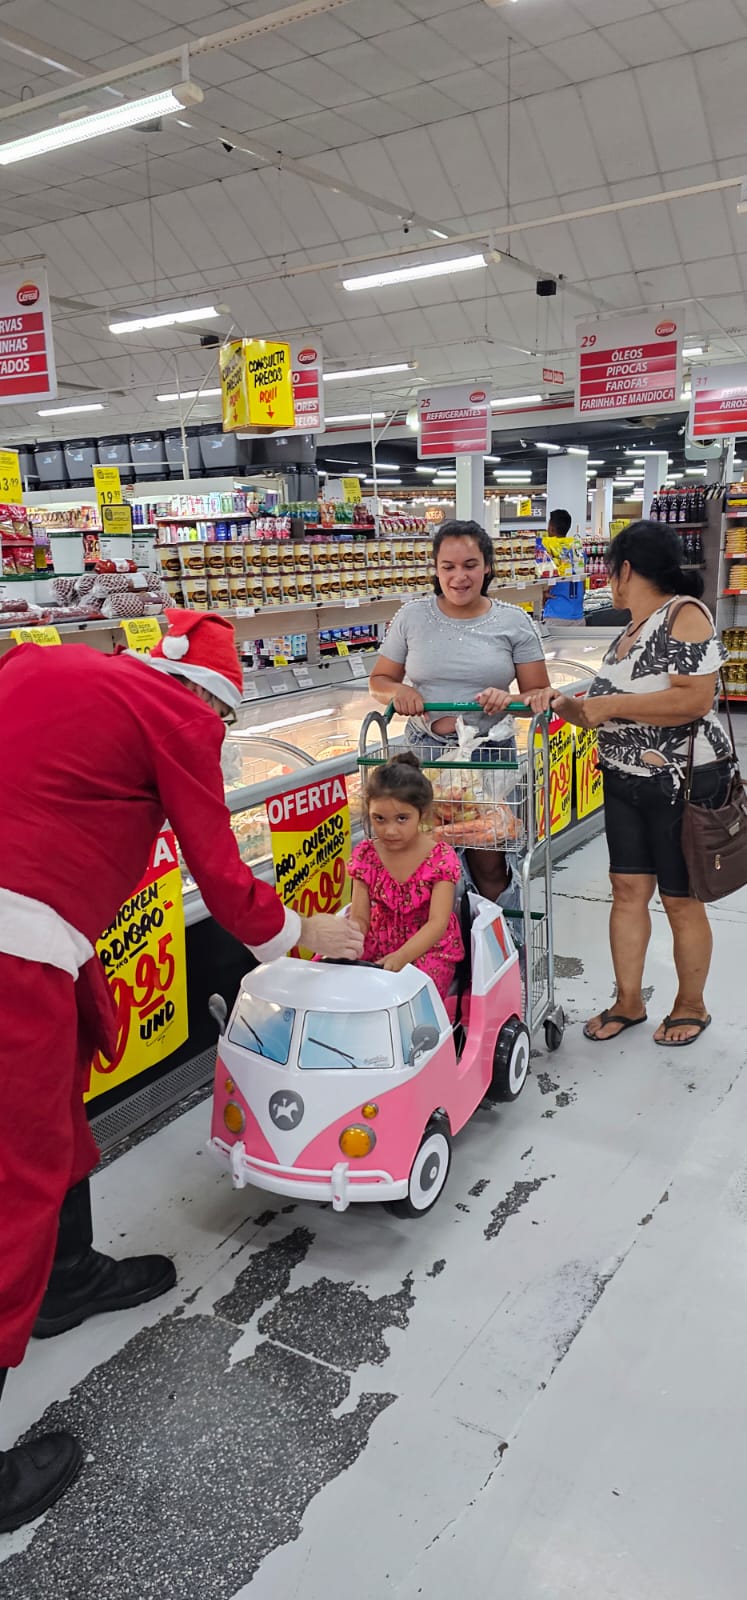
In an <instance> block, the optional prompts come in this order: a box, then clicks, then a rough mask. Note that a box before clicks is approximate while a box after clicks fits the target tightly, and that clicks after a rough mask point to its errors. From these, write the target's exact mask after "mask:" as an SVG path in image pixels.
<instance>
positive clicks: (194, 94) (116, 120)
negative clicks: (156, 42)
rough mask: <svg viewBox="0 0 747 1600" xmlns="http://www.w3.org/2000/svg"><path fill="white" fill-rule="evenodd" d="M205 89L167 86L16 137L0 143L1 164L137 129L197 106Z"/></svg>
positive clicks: (9, 163) (182, 85) (9, 164)
mask: <svg viewBox="0 0 747 1600" xmlns="http://www.w3.org/2000/svg"><path fill="white" fill-rule="evenodd" d="M202 97H203V96H202V90H201V89H198V88H197V87H196V85H195V84H190V83H183V84H180V85H179V86H178V87H177V88H176V89H164V90H163V91H162V92H161V93H160V94H149V95H145V96H144V97H143V98H142V99H141V100H125V101H124V103H123V104H122V105H118V106H107V108H106V110H105V111H95V112H93V114H92V115H91V116H90V117H78V118H76V119H75V121H74V122H60V123H57V124H55V126H54V127H52V128H41V129H39V131H38V132H37V133H28V134H26V135H25V137H24V138H22V139H12V140H11V141H10V143H8V144H3V145H0V167H8V166H12V165H13V163H14V162H16V161H28V160H29V159H30V157H32V156H41V155H49V154H50V153H51V152H52V151H55V150H64V149H67V147H68V146H69V145H76V144H82V143H83V142H84V141H85V140H86V139H97V138H100V137H101V136H102V135H103V134H106V133H119V132H121V130H122V129H123V128H134V127H137V125H138V124H139V123H143V122H152V121H153V120H154V118H157V117H163V116H167V115H168V114H169V113H170V112H173V111H182V110H183V109H184V107H185V106H191V105H197V104H198V103H199V101H200V100H202Z"/></svg>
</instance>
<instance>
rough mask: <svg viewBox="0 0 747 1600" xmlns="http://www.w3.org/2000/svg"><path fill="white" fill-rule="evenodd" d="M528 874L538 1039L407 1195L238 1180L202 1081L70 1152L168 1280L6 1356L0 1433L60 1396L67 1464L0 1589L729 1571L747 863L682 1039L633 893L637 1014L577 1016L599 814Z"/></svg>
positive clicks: (556, 1589) (736, 1564)
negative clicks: (153, 1296) (125, 1135)
mask: <svg viewBox="0 0 747 1600" xmlns="http://www.w3.org/2000/svg"><path fill="white" fill-rule="evenodd" d="M556 891H557V893H556V907H557V932H556V944H557V950H558V953H559V956H560V960H559V962H558V987H559V993H560V998H561V1000H562V1002H563V1004H564V1006H565V1008H566V1011H567V1014H568V1018H569V1027H568V1029H567V1032H566V1035H565V1040H564V1043H563V1046H562V1048H561V1049H560V1051H558V1052H557V1053H556V1054H553V1055H547V1053H546V1052H545V1049H544V1043H543V1041H542V1039H541V1037H540V1040H539V1041H538V1043H537V1053H536V1054H535V1055H534V1057H533V1060H532V1063H531V1075H530V1078H529V1080H528V1083H527V1086H526V1088H525V1090H524V1093H523V1095H522V1096H521V1098H520V1099H519V1100H518V1101H517V1102H516V1103H515V1104H514V1105H505V1106H500V1107H496V1108H492V1109H482V1110H480V1111H479V1112H478V1113H477V1115H476V1116H475V1117H474V1119H473V1121H472V1122H471V1123H470V1124H468V1126H467V1128H466V1129H465V1130H464V1132H463V1133H462V1134H461V1135H460V1136H459V1138H458V1139H457V1140H456V1142H455V1148H454V1159H453V1164H452V1169H451V1173H450V1177H449V1180H448V1184H447V1187H446V1189H445V1190H444V1193H443V1195H442V1197H441V1199H440V1201H439V1203H438V1205H437V1206H436V1207H435V1209H434V1210H433V1212H432V1213H431V1214H430V1215H428V1216H426V1217H424V1218H421V1219H420V1220H419V1221H412V1222H411V1221H404V1220H399V1219H396V1218H394V1217H392V1216H390V1215H389V1214H388V1213H387V1212H385V1211H383V1210H380V1209H379V1208H378V1207H360V1208H359V1209H357V1210H356V1209H355V1208H351V1209H350V1210H349V1211H348V1212H347V1213H345V1214H344V1215H337V1214H335V1213H334V1212H333V1211H332V1210H331V1209H329V1208H324V1207H318V1206H313V1205H309V1204H304V1203H300V1204H298V1205H295V1206H294V1205H292V1204H291V1203H290V1202H287V1201H284V1200H271V1199H269V1197H268V1196H267V1195H261V1194H259V1193H257V1192H255V1191H252V1190H251V1189H247V1190H244V1191H243V1192H235V1191H234V1190H233V1189H232V1188H231V1185H230V1182H229V1180H228V1178H227V1177H226V1175H225V1174H224V1173H223V1171H222V1170H221V1169H220V1168H219V1167H218V1166H217V1165H215V1164H214V1162H213V1160H212V1159H211V1158H210V1156H209V1155H208V1154H207V1153H206V1152H205V1151H204V1140H205V1138H206V1136H207V1131H208V1117H209V1107H208V1104H207V1103H202V1104H200V1103H198V1104H195V1105H193V1106H192V1107H191V1108H190V1109H189V1110H188V1111H187V1112H186V1113H185V1114H184V1115H183V1116H180V1117H178V1118H176V1119H175V1120H174V1121H172V1122H171V1123H170V1124H169V1125H168V1126H164V1127H161V1128H159V1130H158V1132H157V1133H155V1134H154V1135H153V1136H152V1137H150V1138H147V1139H144V1140H142V1141H141V1142H139V1143H138V1144H137V1145H136V1146H135V1147H134V1148H133V1149H131V1150H129V1151H128V1152H127V1154H125V1155H123V1156H121V1157H120V1158H119V1159H117V1160H114V1161H112V1162H111V1163H110V1164H109V1165H108V1166H107V1167H106V1168H105V1169H104V1170H103V1171H102V1172H101V1173H100V1174H99V1175H98V1176H97V1177H96V1179H95V1180H94V1207H95V1221H96V1242H97V1243H98V1244H99V1246H100V1247H102V1248H111V1250H112V1251H113V1252H114V1253H121V1254H124V1253H126V1252H127V1251H128V1250H134V1249H138V1248H141V1249H146V1250H157V1251H166V1252H167V1253H170V1254H173V1255H174V1256H175V1258H176V1261H177V1266H178V1271H179V1284H178V1287H177V1289H175V1290H174V1291H172V1293H170V1294H169V1295H167V1296H165V1297H164V1298H163V1299H162V1300H161V1301H156V1302H154V1303H153V1304H151V1305H150V1306H146V1307H143V1308H141V1309H139V1310H137V1311H130V1312H123V1313H119V1314H118V1315H112V1316H110V1317H102V1318H99V1319H96V1320H94V1321H92V1322H89V1323H88V1324H86V1325H85V1326H84V1327H82V1328H79V1329H76V1330H74V1331H73V1332H71V1333H68V1334H66V1335H64V1336H62V1337H60V1338H58V1339H56V1340H54V1341H46V1342H44V1343H43V1344H34V1345H32V1347H31V1350H30V1352H29V1355H28V1357H27V1359H26V1361H25V1362H24V1365H23V1367H22V1368H20V1369H19V1370H18V1372H17V1373H13V1374H11V1375H10V1377H9V1380H8V1384H7V1388H6V1394H5V1396H4V1399H3V1406H2V1411H1V1412H0V1444H3V1445H6V1444H8V1443H10V1442H12V1440H13V1439H15V1438H16V1437H18V1436H19V1435H22V1434H23V1433H24V1432H25V1431H26V1430H27V1429H32V1430H33V1431H37V1430H38V1429H39V1428H40V1426H41V1427H43V1428H47V1427H53V1426H60V1425H64V1426H69V1427H70V1428H72V1429H73V1430H74V1431H75V1432H77V1433H78V1435H79V1436H80V1438H81V1439H82V1440H83V1443H84V1447H85V1453H86V1465H85V1468H84V1471H83V1473H82V1475H81V1477H80V1478H79V1480H78V1482H77V1483H76V1485H75V1486H74V1487H73V1489H72V1490H70V1491H69V1493H68V1494H67V1495H66V1496H65V1498H64V1499H63V1500H62V1501H61V1502H60V1503H59V1505H58V1506H57V1507H56V1508H54V1509H53V1510H52V1511H50V1512H49V1513H47V1514H46V1516H44V1517H42V1518H40V1519H39V1521H38V1523H36V1524H34V1525H32V1526H31V1527H30V1528H27V1529H24V1530H21V1531H20V1532H19V1533H17V1534H14V1535H10V1536H6V1537H5V1538H0V1595H1V1596H2V1600H109V1597H115V1596H116V1600H151V1597H152V1600H166V1597H168V1600H281V1597H282V1600H348V1597H349V1595H350V1593H351V1590H352V1591H354V1593H355V1595H356V1597H357V1600H389V1597H391V1600H416V1597H418V1596H420V1595H425V1596H428V1597H429V1600H446V1597H447V1596H448V1597H452V1596H453V1595H454V1593H457V1592H461V1593H464V1594H466V1595H467V1596H468V1597H469V1600H488V1597H490V1600H494V1597H495V1596H496V1595H498V1594H504V1595H506V1596H507V1597H510V1600H578V1597H583V1600H587V1597H588V1600H741V1596H742V1595H743V1594H744V1590H745V1567H746V1565H747V1553H746V1552H745V1549H744V1537H743V1524H744V1513H743V1489H742V1486H743V1483H744V1481H745V1477H746V1476H747V1436H746V1435H745V1431H744V1427H743V1423H742V1406H741V1398H740V1397H741V1393H742V1388H743V1371H744V1356H743V1342H744V1337H743V1328H744V1325H745V1320H746V1315H747V1268H746V1267H745V1262H747V1158H746V1157H745V1154H744V1135H743V1129H744V1127H745V1125H746V1123H747V1075H745V1074H744V1072H743V1068H744V1064H745V1055H746V1054H747V1052H746V1051H745V1045H744V1037H745V1020H746V1011H745V1004H744V1000H743V998H742V994H743V987H744V976H743V972H744V959H743V951H744V944H745V934H746V933H747V894H743V895H741V896H736V897H733V899H731V900H730V901H728V902H727V903H726V904H725V905H724V906H722V907H721V908H720V909H718V910H717V911H716V912H715V914H714V917H713V923H714V931H715V937H716V955H715V960H714V970H713V977H712V981H711V986H710V990H709V1003H710V1007H711V1010H712V1012H713V1016H714V1022H713V1026H712V1028H711V1029H710V1030H709V1032H708V1033H707V1034H706V1035H705V1036H704V1038H703V1039H702V1040H701V1041H700V1042H699V1043H698V1045H696V1046H695V1047H693V1048H691V1049H689V1050H687V1051H686V1052H685V1053H684V1054H683V1053H682V1052H681V1051H680V1052H678V1051H676V1050H674V1049H669V1050H663V1049H658V1048H656V1047H655V1046H654V1044H653V1042H652V1039H651V1034H652V1032H653V1029H654V1027H655V1025H656V1023H657V1022H658V1021H659V1019H660V1017H661V1016H663V1015H664V1014H665V1013H666V1012H667V1011H668V1009H669V1005H670V1003H671V1000H672V996H673V980H672V974H671V971H670V965H669V962H670V957H669V939H668V933H667V927H666V923H665V919H664V917H663V915H662V913H661V911H660V910H659V911H658V912H655V915H654V938H653V944H652V950H651V956H650V961H649V967H648V972H647V981H648V983H649V984H650V985H651V989H652V993H651V998H650V1001H649V1006H648V1009H649V1017H650V1026H649V1027H648V1028H646V1029H639V1030H637V1032H636V1033H634V1034H633V1035H632V1036H628V1037H623V1038H621V1039H620V1040H619V1041H614V1042H612V1043H609V1044H606V1045H593V1044H591V1043H589V1042H587V1041H586V1040H585V1039H584V1038H583V1036H582V1032H581V1026H580V1024H581V1023H582V1022H583V1020H585V1018H586V1017H587V1016H590V1015H592V1014H593V1013H594V1012H595V1011H598V1010H599V1009H600V1007H601V1006H603V1005H605V1004H607V1003H608V1001H609V999H610V994H611V969H610V964H609V956H608V952H607V943H606V924H607V915H608V900H607V879H606V857H605V851H604V846H603V843H602V841H601V840H595V841H593V842H592V843H591V844H589V845H587V846H585V847H584V848H583V849H582V850H581V851H579V852H577V853H576V854H575V855H573V856H571V857H569V858H568V859H567V860H566V861H565V862H563V863H562V864H561V867H560V869H559V871H558V873H557V877H556Z"/></svg>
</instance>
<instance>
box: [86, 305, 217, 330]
mask: <svg viewBox="0 0 747 1600" xmlns="http://www.w3.org/2000/svg"><path fill="white" fill-rule="evenodd" d="M219 316H220V312H219V310H218V308H217V306H194V307H193V308H192V310H190V311H162V312H160V313H159V314H158V316H155V317H130V318H129V320H128V321H127V322H110V323H109V332H110V333H147V332H149V330H150V329H151V328H172V327H173V326H174V324H175V323H177V322H206V321H207V319H208V317H219Z"/></svg>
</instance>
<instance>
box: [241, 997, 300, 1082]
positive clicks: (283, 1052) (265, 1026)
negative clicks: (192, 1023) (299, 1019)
mask: <svg viewBox="0 0 747 1600" xmlns="http://www.w3.org/2000/svg"><path fill="white" fill-rule="evenodd" d="M295 1020H296V1013H295V1011H294V1010H293V1008H292V1006H277V1005H273V1003H272V1001H271V1000H259V999H258V998H257V996H256V995H252V994H242V996H241V999H240V1001H239V1007H238V1010H237V1012H236V1016H235V1017H234V1019H233V1022H232V1023H231V1027H230V1029H229V1034H228V1037H229V1039H230V1040H231V1043H232V1044H238V1045H242V1046H243V1048H244V1049H245V1050H253V1051H254V1054H255V1055H259V1056H266V1057H267V1060H268V1061H277V1062H279V1064H280V1065H281V1066H285V1065H286V1063H287V1060H288V1056H289V1054H290V1042H291V1035H292V1033H293V1024H294V1022H295Z"/></svg>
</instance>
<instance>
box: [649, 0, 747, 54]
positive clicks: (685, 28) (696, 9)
mask: <svg viewBox="0 0 747 1600" xmlns="http://www.w3.org/2000/svg"><path fill="white" fill-rule="evenodd" d="M667 20H668V21H669V22H670V23H671V25H672V27H673V28H674V30H675V32H676V33H677V34H679V37H680V38H681V40H682V42H683V44H685V45H687V48H688V50H707V49H710V48H712V47H713V46H714V45H718V44H731V43H735V42H736V41H738V40H742V39H743V38H744V23H745V19H744V17H743V16H740V14H739V12H738V11H737V8H736V6H735V5H734V3H733V0H708V5H707V6H704V5H702V4H701V0H685V3H684V4H683V5H677V6H673V7H672V9H671V11H670V12H669V15H668V18H667Z"/></svg>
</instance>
